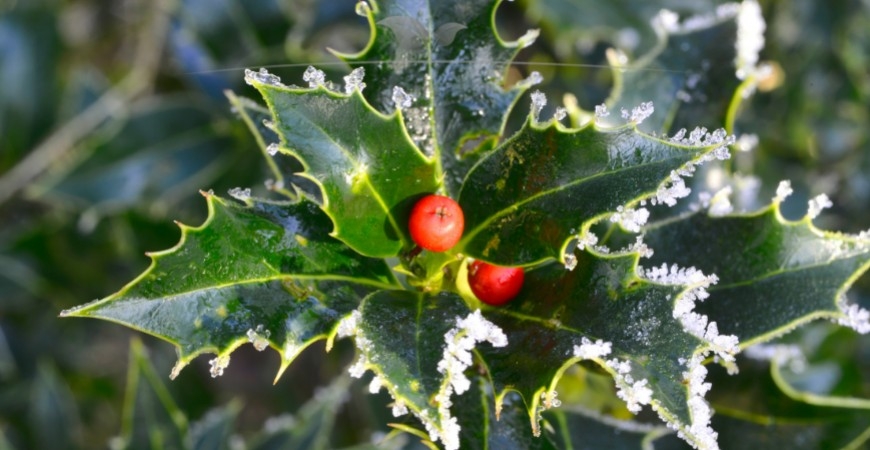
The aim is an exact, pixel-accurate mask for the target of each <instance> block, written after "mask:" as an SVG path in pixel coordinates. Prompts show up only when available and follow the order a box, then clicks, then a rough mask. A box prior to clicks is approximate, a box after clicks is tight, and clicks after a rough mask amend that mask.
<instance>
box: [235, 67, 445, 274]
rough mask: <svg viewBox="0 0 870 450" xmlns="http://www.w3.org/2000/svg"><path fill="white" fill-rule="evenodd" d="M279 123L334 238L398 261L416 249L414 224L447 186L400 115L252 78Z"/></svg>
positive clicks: (321, 91)
mask: <svg viewBox="0 0 870 450" xmlns="http://www.w3.org/2000/svg"><path fill="white" fill-rule="evenodd" d="M248 80H249V82H250V83H251V84H252V85H253V86H254V87H256V88H257V89H258V90H259V91H260V93H261V94H263V98H264V99H265V100H266V103H267V104H268V105H269V109H270V110H271V111H272V114H273V117H274V124H275V131H276V132H277V133H278V135H279V136H280V137H281V147H282V149H281V151H286V152H289V153H291V154H292V155H293V156H295V157H297V158H299V160H300V161H301V162H302V164H303V165H304V167H305V172H304V173H303V174H301V175H302V176H304V177H306V178H308V179H310V180H311V181H313V182H314V183H315V184H317V185H318V186H319V187H320V190H321V191H322V194H323V200H322V208H323V210H324V211H325V212H326V214H327V215H328V216H329V218H330V219H332V222H333V223H334V225H335V229H334V230H333V233H332V234H333V235H334V236H335V237H337V238H338V239H340V240H341V241H342V242H344V243H346V244H347V245H348V246H350V247H351V248H353V249H354V250H356V251H357V252H359V253H361V254H363V255H366V256H372V257H382V258H386V257H391V256H395V255H397V254H398V253H399V251H400V250H401V249H402V248H403V247H410V242H411V241H410V238H409V237H408V232H407V227H406V222H407V216H408V214H409V212H410V208H411V207H412V206H413V204H414V201H415V200H416V199H418V198H419V196H421V195H423V194H426V193H432V192H435V191H436V190H437V189H438V186H439V184H440V182H439V180H438V179H437V177H436V168H435V163H434V162H433V161H432V160H431V159H430V158H428V157H426V156H425V155H424V154H423V153H421V152H420V151H419V150H418V149H417V148H416V147H415V146H414V144H413V143H412V142H411V141H410V139H409V138H408V134H407V132H406V131H405V127H404V126H403V124H402V118H401V117H400V116H399V115H398V114H393V115H391V116H384V115H382V114H380V113H378V112H377V111H375V110H374V109H373V108H372V107H371V106H370V105H369V104H368V103H366V101H365V99H363V97H362V95H361V94H360V92H359V90H358V89H356V90H353V91H352V93H351V94H340V93H336V92H332V91H330V90H328V89H326V87H324V86H323V85H320V86H319V87H315V88H310V89H300V88H288V87H285V86H283V85H277V84H274V83H272V84H270V83H268V82H264V81H263V80H262V79H261V78H259V77H256V76H249V77H248Z"/></svg>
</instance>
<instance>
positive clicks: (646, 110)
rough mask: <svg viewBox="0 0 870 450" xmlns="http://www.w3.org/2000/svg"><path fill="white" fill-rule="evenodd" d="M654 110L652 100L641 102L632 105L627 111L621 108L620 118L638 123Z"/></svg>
mask: <svg viewBox="0 0 870 450" xmlns="http://www.w3.org/2000/svg"><path fill="white" fill-rule="evenodd" d="M654 112H655V107H654V106H653V103H652V102H645V103H641V104H640V105H638V106H636V107H634V108H632V109H631V111H630V112H629V111H628V110H626V109H625V108H623V109H622V111H621V113H622V118H623V119H625V120H627V121H629V122H631V123H633V124H635V125H640V124H641V123H642V122H643V121H644V120H646V119H647V118H648V117H649V116H651V115H652V114H653V113H654Z"/></svg>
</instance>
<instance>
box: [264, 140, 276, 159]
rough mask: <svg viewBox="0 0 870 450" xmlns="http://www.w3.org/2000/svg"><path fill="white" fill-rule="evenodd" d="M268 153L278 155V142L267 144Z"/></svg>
mask: <svg viewBox="0 0 870 450" xmlns="http://www.w3.org/2000/svg"><path fill="white" fill-rule="evenodd" d="M266 153H268V154H269V155H270V156H275V155H277V154H278V144H276V143H275V142H273V143H271V144H269V145H267V146H266Z"/></svg>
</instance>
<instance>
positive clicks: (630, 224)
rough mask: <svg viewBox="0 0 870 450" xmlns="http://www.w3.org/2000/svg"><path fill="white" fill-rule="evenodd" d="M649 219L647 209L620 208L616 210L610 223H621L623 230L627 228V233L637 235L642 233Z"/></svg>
mask: <svg viewBox="0 0 870 450" xmlns="http://www.w3.org/2000/svg"><path fill="white" fill-rule="evenodd" d="M648 219H649V210H647V209H646V208H639V209H636V210H635V209H631V208H624V207H622V206H619V207H617V208H616V212H615V213H613V215H611V216H610V221H611V222H613V223H619V224H620V225H622V228H625V229H626V230H627V231H631V232H633V233H637V232H639V231H640V229H641V227H643V226H644V225H645V224H646V221H647V220H648Z"/></svg>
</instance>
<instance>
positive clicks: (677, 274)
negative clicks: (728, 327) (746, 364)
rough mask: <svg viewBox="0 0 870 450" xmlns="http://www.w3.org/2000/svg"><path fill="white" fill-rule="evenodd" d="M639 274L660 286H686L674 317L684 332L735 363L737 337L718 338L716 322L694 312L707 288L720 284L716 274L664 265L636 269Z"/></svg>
mask: <svg viewBox="0 0 870 450" xmlns="http://www.w3.org/2000/svg"><path fill="white" fill-rule="evenodd" d="M638 272H639V273H640V274H641V275H642V276H643V277H644V278H646V279H648V280H650V281H655V282H657V283H662V284H676V285H685V286H686V287H687V288H688V289H687V290H686V291H684V292H683V293H682V294H680V296H679V297H677V299H676V300H675V301H674V311H673V317H674V318H675V319H678V320H679V321H680V324H681V325H682V326H683V329H684V330H685V331H686V332H687V333H689V334H691V335H693V336H695V337H697V338H699V339H703V340H704V341H706V342H707V345H708V349H709V350H710V351H713V352H715V353H716V355H717V356H718V357H719V358H721V359H723V360H724V361H727V362H734V355H735V354H737V352H739V351H740V348H739V346H738V344H739V342H738V340H737V337H736V336H733V335H720V334H719V328H718V326H717V325H716V322H709V319H708V318H707V316H705V315H703V314H698V313H696V312H694V309H695V302H701V301H704V300H705V299H706V298H707V297H709V296H710V294H708V293H707V288H708V287H710V286H711V285H713V284H716V283H718V282H719V278H718V277H716V275H710V276H707V275H704V273H703V272H701V271H700V270H698V269H695V268H694V267H689V268H681V267H679V266H677V265H676V264H674V265H672V266H671V267H670V268H669V267H668V265H667V264H664V263H663V264H662V265H661V267H653V268H652V269H649V270H644V269H643V267H641V266H638Z"/></svg>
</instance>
